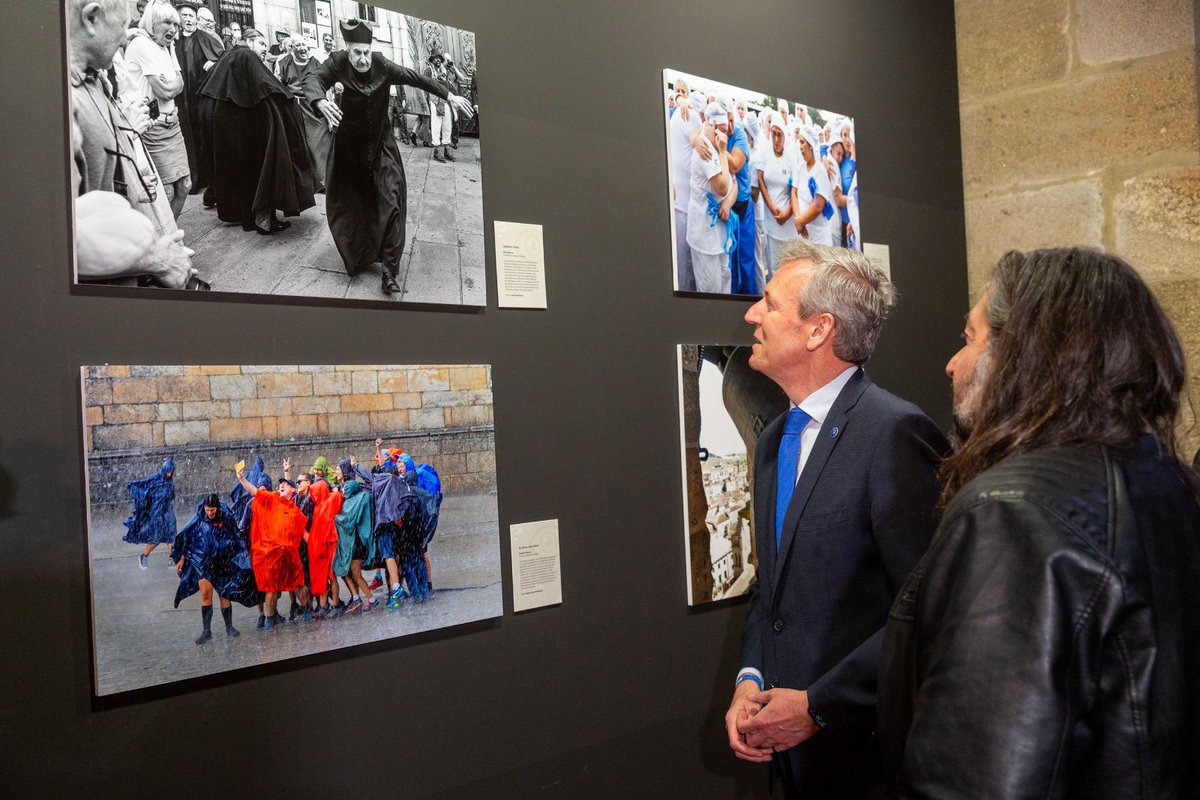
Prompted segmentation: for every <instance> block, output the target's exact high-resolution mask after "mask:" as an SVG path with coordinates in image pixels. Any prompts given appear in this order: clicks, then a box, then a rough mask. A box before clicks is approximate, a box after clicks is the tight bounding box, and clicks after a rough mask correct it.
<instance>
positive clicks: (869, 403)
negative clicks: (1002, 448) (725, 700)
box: [725, 241, 949, 800]
mask: <svg viewBox="0 0 1200 800" xmlns="http://www.w3.org/2000/svg"><path fill="white" fill-rule="evenodd" d="M779 265H780V266H779V269H778V271H777V272H776V274H775V276H774V278H772V279H771V281H770V283H769V284H768V285H767V287H766V291H765V292H764V295H763V298H762V299H761V300H760V301H759V302H757V303H755V304H754V306H752V307H751V309H750V310H749V311H748V312H747V313H746V321H747V322H749V323H750V324H752V325H754V339H755V344H754V348H753V351H752V353H751V356H750V366H751V367H753V368H754V369H756V370H758V371H759V372H761V373H763V374H764V375H766V376H767V377H769V378H771V379H772V380H774V381H775V382H776V383H777V384H779V386H780V387H781V388H782V389H783V390H784V392H785V393H786V394H787V396H788V398H789V399H790V400H791V410H790V411H789V412H788V413H787V414H784V415H783V416H781V417H780V418H778V419H776V420H775V421H774V422H772V423H771V424H770V425H769V426H767V428H766V429H765V430H764V431H763V433H762V436H761V437H760V438H759V441H758V448H757V453H756V455H755V459H754V470H755V473H754V516H755V536H756V537H757V541H756V545H757V548H756V550H757V553H758V558H759V568H758V574H757V578H756V581H755V583H754V585H752V586H751V588H750V602H749V607H748V608H747V611H746V625H745V630H744V632H743V634H742V670H741V671H740V672H739V673H738V676H737V681H736V688H735V689H734V696H733V702H732V703H731V704H730V707H729V712H728V713H727V714H726V716H725V722H726V728H727V732H728V735H729V745H730V747H731V748H732V749H733V751H734V753H735V754H736V755H737V756H738V757H739V758H742V759H745V760H747V761H757V762H764V761H770V762H772V777H773V778H774V779H778V780H779V781H780V782H781V783H782V784H783V787H784V792H785V794H786V795H787V796H789V797H791V796H803V797H805V798H828V797H845V798H855V800H859V799H860V798H870V797H876V796H882V793H883V781H882V777H881V768H880V763H879V750H878V745H877V742H876V740H875V735H874V725H875V684H876V680H877V674H878V668H879V647H880V643H881V641H882V638H881V636H880V635H879V634H880V633H881V632H882V628H883V626H884V623H885V622H886V621H887V614H888V609H889V607H890V606H891V604H892V600H893V598H894V597H895V595H896V593H897V592H898V591H899V589H900V586H901V585H902V583H903V582H904V579H905V577H906V576H907V575H908V573H909V571H910V570H911V569H912V567H913V566H914V565H915V564H916V562H917V560H918V559H919V558H920V556H921V554H922V553H923V552H924V550H925V548H926V546H927V545H928V544H929V540H930V536H931V535H932V532H933V528H934V506H935V504H936V502H937V498H938V494H939V487H938V483H937V477H936V473H937V468H938V465H939V464H940V462H941V459H942V457H943V456H944V455H945V454H946V453H947V452H948V450H949V444H948V443H947V441H946V438H945V436H943V434H942V432H941V431H940V430H939V429H938V427H937V426H936V425H935V424H934V423H933V422H932V421H931V420H930V419H929V418H928V417H927V416H925V414H923V413H922V412H921V410H920V409H919V408H917V407H916V406H914V405H913V404H911V403H908V402H905V401H904V400H901V399H900V398H898V397H896V396H894V395H892V394H889V393H888V392H886V391H884V390H883V389H880V388H879V387H878V386H876V385H875V384H873V383H872V382H871V381H870V379H869V378H867V376H866V374H865V373H864V372H863V369H862V365H863V364H864V363H865V362H866V361H867V359H868V358H869V357H870V355H871V352H872V350H873V349H874V347H875V342H876V341H877V339H878V338H879V332H880V330H881V329H882V327H883V321H884V318H885V317H886V316H887V313H888V312H889V311H890V310H891V308H892V306H893V305H894V304H895V296H896V293H895V288H894V287H893V286H892V283H891V282H890V281H889V280H888V279H887V277H886V276H885V275H884V274H883V273H882V272H881V271H879V270H878V269H876V268H874V267H873V266H871V264H870V262H869V261H867V260H866V259H865V258H864V257H863V256H862V254H860V253H858V252H855V251H852V250H845V249H841V248H832V247H824V246H821V245H813V244H810V243H808V242H804V241H797V242H794V243H792V244H791V245H789V247H788V248H787V249H785V250H784V252H783V254H782V256H781V258H780V260H779Z"/></svg>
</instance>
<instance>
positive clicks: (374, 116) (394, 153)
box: [303, 51, 446, 275]
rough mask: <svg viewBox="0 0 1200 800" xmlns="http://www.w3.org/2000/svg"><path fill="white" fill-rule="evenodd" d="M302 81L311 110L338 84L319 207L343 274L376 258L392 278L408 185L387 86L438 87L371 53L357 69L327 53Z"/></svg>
mask: <svg viewBox="0 0 1200 800" xmlns="http://www.w3.org/2000/svg"><path fill="white" fill-rule="evenodd" d="M303 81H304V83H303V85H304V92H305V95H306V96H307V99H308V102H309V103H310V104H311V106H312V108H313V110H314V111H316V110H317V102H318V101H320V100H324V99H325V92H327V91H328V90H329V89H331V88H333V86H334V84H337V83H340V84H342V87H343V93H342V98H341V101H340V103H341V109H342V122H341V124H340V125H339V126H338V130H337V133H335V134H334V136H333V149H332V151H331V152H330V154H329V161H328V164H327V167H326V173H325V191H326V194H325V211H326V214H327V215H328V217H329V230H330V232H332V233H333V240H334V242H336V243H337V248H338V253H339V254H340V255H341V257H342V263H343V264H344V265H345V267H346V272H347V273H348V274H350V275H354V274H356V273H358V272H359V271H360V270H362V269H364V268H368V267H370V266H371V265H372V264H373V263H375V262H376V261H379V262H382V263H383V265H384V268H385V269H387V270H388V272H390V273H392V274H393V275H395V274H396V273H397V272H398V271H399V268H400V256H401V255H402V254H403V252H404V238H405V233H406V223H407V219H406V215H407V213H408V183H407V181H406V179H405V177H404V165H403V163H401V160H400V148H399V147H398V146H397V145H396V139H395V137H394V136H393V135H392V129H391V122H390V120H389V118H388V101H389V99H390V98H391V87H392V86H415V87H417V88H420V89H424V90H425V91H427V92H431V93H433V94H435V95H437V96H438V97H441V98H443V99H445V98H446V88H445V87H444V86H442V85H441V84H438V83H435V82H434V81H431V80H429V79H428V78H426V77H424V76H423V75H421V74H419V73H417V72H414V71H413V70H411V69H408V68H407V67H402V66H400V65H399V64H395V63H393V62H391V61H389V60H388V59H387V58H385V57H384V56H383V55H382V54H380V53H372V54H371V69H370V70H369V71H368V72H366V73H360V72H357V71H356V70H355V69H354V67H352V66H351V65H350V56H349V54H348V53H346V52H345V51H337V52H334V53H330V55H329V58H327V59H325V62H324V63H323V64H321V65H320V66H319V67H318V68H317V69H316V70H313V71H311V72H309V73H307V74H306V75H305V76H304V78H303Z"/></svg>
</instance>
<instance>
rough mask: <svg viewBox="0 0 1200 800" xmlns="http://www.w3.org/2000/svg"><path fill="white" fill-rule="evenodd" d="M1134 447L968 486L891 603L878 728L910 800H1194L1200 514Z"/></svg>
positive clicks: (1017, 464) (1173, 478)
mask: <svg viewBox="0 0 1200 800" xmlns="http://www.w3.org/2000/svg"><path fill="white" fill-rule="evenodd" d="M1183 470H1184V468H1183V467H1180V466H1179V465H1177V464H1176V463H1174V462H1173V461H1171V460H1170V459H1169V458H1167V457H1165V456H1163V455H1160V450H1159V447H1158V445H1157V442H1156V440H1154V439H1153V438H1151V437H1149V436H1147V437H1144V438H1143V439H1142V440H1141V441H1140V442H1138V444H1137V445H1136V446H1133V447H1130V448H1125V449H1113V448H1107V447H1102V446H1100V445H1086V446H1077V447H1064V448H1051V449H1046V450H1042V451H1038V452H1035V453H1030V454H1025V455H1020V456H1015V457H1012V458H1009V459H1006V460H1005V461H1003V462H1001V463H1000V464H998V465H996V466H995V467H993V468H992V469H989V470H988V471H986V472H985V473H983V474H982V475H980V476H979V477H978V478H976V479H975V480H974V481H972V482H971V483H970V484H968V485H967V486H966V487H965V488H964V489H963V490H962V491H961V492H959V493H958V495H956V496H955V498H954V499H953V500H952V501H951V503H950V504H949V507H948V508H947V509H946V513H945V514H944V516H943V518H942V522H941V524H940V525H939V527H938V530H937V532H936V533H935V535H934V540H933V542H932V543H931V545H930V548H929V551H928V552H927V553H926V555H925V556H924V558H922V560H921V562H920V563H919V564H918V565H917V567H916V569H915V570H914V571H913V572H912V574H911V575H910V576H909V578H908V580H907V582H906V584H905V586H904V588H903V589H902V590H901V592H900V595H899V596H898V597H897V599H896V601H895V603H894V605H893V606H892V610H891V613H890V617H889V620H888V624H887V631H886V634H885V641H884V645H883V654H882V658H881V662H880V685H879V726H880V727H879V733H880V743H881V745H882V748H883V751H884V760H885V768H886V770H887V772H888V774H889V775H890V777H891V780H892V789H893V791H894V792H895V793H896V794H897V795H898V796H901V797H939V798H948V797H954V798H988V799H989V800H998V799H1001V798H1134V797H1136V798H1155V799H1156V800H1166V799H1167V798H1172V799H1173V798H1195V797H1200V508H1198V506H1197V502H1196V499H1195V496H1194V494H1193V491H1192V489H1191V487H1190V485H1189V483H1188V480H1187V478H1185V473H1184V471H1183Z"/></svg>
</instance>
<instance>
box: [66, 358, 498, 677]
mask: <svg viewBox="0 0 1200 800" xmlns="http://www.w3.org/2000/svg"><path fill="white" fill-rule="evenodd" d="M318 370H319V371H318ZM83 380H84V404H85V408H86V409H87V412H86V418H85V423H86V427H85V430H86V439H87V442H86V444H87V457H88V479H89V480H88V488H89V522H90V531H91V561H92V594H93V623H94V634H95V640H96V667H97V675H96V682H97V692H98V694H108V693H112V692H119V691H126V690H129V689H135V688H141V687H143V686H149V685H154V684H157V683H164V682H167V681H171V680H179V679H183V678H187V677H193V676H195V675H202V674H209V673H212V672H217V671H222V670H228V669H234V668H237V667H241V666H249V665H252V664H260V663H266V662H269V661H275V660H278V659H281V658H289V657H293V656H298V655H304V654H306V653H312V652H320V651H322V650H328V649H333V648H337V647H346V646H351V645H354V644H359V643H362V642H367V641H375V640H377V639H381V638H388V637H393V636H403V635H407V634H410V633H416V632H419V631H423V630H429V629H432V628H439V627H444V626H447V625H455V624H460V623H462V622H468V621H472V620H477V619H482V618H485V617H488V616H495V615H497V614H499V613H500V611H501V607H502V606H501V598H500V585H499V581H500V574H499V570H500V565H499V529H498V523H497V512H496V494H495V486H496V482H495V452H494V445H493V438H492V425H491V388H490V386H491V378H490V369H489V368H488V367H486V366H470V365H464V366H432V367H424V366H422V367H405V366H392V367H291V368H288V367H280V366H272V367H261V368H256V367H199V366H197V367H137V366H131V367H119V366H104V367H86V368H84V373H83ZM366 409H374V410H371V411H367V410H366ZM142 420H145V421H142ZM159 420H161V421H159ZM214 601H216V602H215V604H214ZM214 611H217V613H219V617H217V618H216V620H217V622H218V623H219V625H218V626H217V627H215V628H214ZM197 612H199V613H197ZM360 620H361V621H360ZM368 620H370V621H368ZM248 634H249V635H248Z"/></svg>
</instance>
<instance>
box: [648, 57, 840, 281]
mask: <svg viewBox="0 0 1200 800" xmlns="http://www.w3.org/2000/svg"><path fill="white" fill-rule="evenodd" d="M663 83H664V101H663V113H664V120H665V123H666V139H667V178H668V186H667V190H668V197H669V198H670V202H671V215H670V219H671V234H672V237H671V243H672V255H673V260H674V266H675V272H674V281H675V290H676V291H678V292H697V293H700V294H725V295H748V296H752V297H758V296H761V295H762V291H763V287H764V286H765V285H766V283H767V281H768V280H770V279H771V276H772V275H773V274H774V272H775V266H774V254H775V253H777V252H778V251H779V248H780V246H781V245H782V244H783V243H785V242H788V241H791V240H793V239H806V240H808V241H810V242H815V243H817V244H825V245H834V246H839V247H850V248H853V249H856V250H862V234H861V232H860V230H859V216H858V151H857V146H856V143H855V129H854V120H853V118H851V117H848V116H846V115H843V114H838V113H835V112H832V111H826V110H824V109H819V108H816V107H815V106H808V105H805V104H803V103H799V102H795V101H791V100H787V99H784V98H780V97H774V96H772V95H769V94H765V93H763V92H755V91H751V90H749V89H742V88H739V87H736V86H731V85H729V84H725V83H721V82H719V81H715V80H711V79H708V78H700V77H697V76H695V75H689V74H687V73H683V72H678V71H676V70H671V69H668V70H664V71H663Z"/></svg>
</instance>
